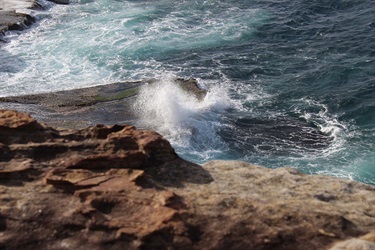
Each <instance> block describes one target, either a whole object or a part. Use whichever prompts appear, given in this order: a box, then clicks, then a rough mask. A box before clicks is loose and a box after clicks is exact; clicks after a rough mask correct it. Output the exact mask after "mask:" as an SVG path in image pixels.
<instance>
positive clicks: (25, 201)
mask: <svg viewBox="0 0 375 250" xmlns="http://www.w3.org/2000/svg"><path fill="white" fill-rule="evenodd" d="M374 230H375V187H374V186H370V185H366V184H362V183H357V182H354V181H347V180H340V179H336V178H332V177H326V176H316V175H304V174H301V173H299V172H298V171H297V170H296V169H293V168H279V169H275V170H271V169H267V168H264V167H260V166H255V165H251V164H248V163H244V162H234V161H212V162H208V163H205V164H203V165H202V166H200V165H196V164H193V163H190V162H187V161H184V160H183V159H181V158H179V157H178V156H177V155H176V153H175V152H174V149H173V148H172V147H171V145H170V144H169V142H168V141H166V140H165V139H163V138H162V137H161V136H160V135H159V134H157V133H155V132H152V131H145V130H138V129H136V128H134V127H132V126H126V125H113V126H104V125H96V126H92V127H88V128H85V129H80V130H64V129H54V128H52V127H49V126H47V125H45V124H43V123H39V122H37V121H36V120H34V119H33V118H31V117H30V116H29V115H27V114H24V113H20V112H16V111H10V110H1V111H0V248H1V249H304V250H306V249H334V250H338V249H375V243H374V242H375V231H374Z"/></svg>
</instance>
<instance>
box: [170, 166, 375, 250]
mask: <svg viewBox="0 0 375 250" xmlns="http://www.w3.org/2000/svg"><path fill="white" fill-rule="evenodd" d="M203 167H204V169H205V170H207V171H208V172H209V173H210V174H211V175H212V178H213V179H214V180H215V181H213V182H210V183H208V184H199V185H197V184H193V183H189V184H187V185H185V188H183V189H174V191H175V193H176V194H178V195H179V196H182V197H186V201H187V203H188V204H189V202H190V203H192V204H193V205H192V206H191V207H189V209H188V212H189V213H190V214H192V215H193V216H192V217H191V218H190V219H191V221H189V222H190V223H191V224H193V225H196V224H199V225H200V227H199V230H200V232H201V234H200V237H199V238H200V239H201V240H200V241H199V242H198V243H197V244H196V246H197V249H327V247H328V245H329V244H330V243H332V242H334V241H337V240H343V239H347V238H350V237H356V236H358V235H362V234H364V233H367V232H369V231H371V230H373V229H374V228H375V209H374V207H375V192H374V191H375V187H374V186H369V185H365V184H361V183H357V182H353V181H347V180H340V179H336V178H332V177H327V176H315V175H304V174H301V173H299V172H298V170H296V169H293V168H279V169H275V170H272V169H267V168H264V167H259V166H255V165H251V164H248V163H243V162H227V161H212V162H208V163H205V164H203Z"/></svg>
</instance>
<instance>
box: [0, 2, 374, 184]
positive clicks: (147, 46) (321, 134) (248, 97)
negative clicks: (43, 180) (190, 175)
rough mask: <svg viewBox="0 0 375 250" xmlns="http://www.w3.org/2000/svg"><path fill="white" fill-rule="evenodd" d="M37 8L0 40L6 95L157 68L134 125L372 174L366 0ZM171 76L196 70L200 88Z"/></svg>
mask: <svg viewBox="0 0 375 250" xmlns="http://www.w3.org/2000/svg"><path fill="white" fill-rule="evenodd" d="M44 4H46V3H44ZM33 14H34V15H35V16H37V17H38V18H39V19H40V21H39V23H38V24H37V25H35V26H34V27H33V28H32V29H30V30H28V31H26V32H22V33H21V34H14V33H10V34H8V35H9V36H8V39H9V43H8V44H6V45H5V46H2V47H1V48H0V96H9V95H21V94H26V93H35V92H48V91H53V90H61V89H72V88H80V87H86V86H92V85H97V84H105V83H110V82H115V81H124V80H134V79H148V78H157V79H161V81H160V83H158V84H156V85H153V86H147V87H145V88H144V89H143V91H142V93H141V94H140V95H139V97H138V99H137V101H136V104H135V106H134V107H132V108H133V109H134V110H135V111H136V112H137V113H138V114H139V120H138V121H137V122H136V125H137V126H139V127H146V128H151V129H154V130H157V131H158V132H160V133H162V134H163V135H164V136H166V137H167V138H168V139H169V140H170V141H171V142H172V144H173V145H174V147H175V148H176V150H177V151H178V153H179V154H180V155H181V156H182V157H184V158H186V159H188V160H191V161H194V162H198V163H201V162H204V161H207V160H210V159H236V160H244V161H248V162H251V163H255V164H259V165H264V166H267V167H270V168H276V167H281V166H292V167H296V168H298V169H300V170H301V171H303V172H305V173H319V174H326V175H333V176H338V177H341V178H347V179H354V180H359V181H362V182H366V183H371V184H375V147H374V142H375V127H374V125H375V6H374V4H373V2H372V1H370V0H357V1H352V0H347V1H344V0H341V1H340V0H320V1H318V0H309V1H307V0H305V1H303V0H277V1H276V0H263V1H260V0H258V1H255V0H253V1H251V0H248V1H244V0H242V1H238V0H236V1H234V0H232V1H227V0H226V1H218V0H212V1H209V0H207V1H191V0H185V1H178V2H176V1H170V0H160V1H134V0H133V1H123V0H122V1H108V0H97V1H92V0H73V1H72V3H71V4H70V5H68V6H52V7H51V8H50V9H49V10H48V11H40V12H37V11H33ZM174 77H185V78H189V77H193V78H196V79H198V80H199V83H200V84H201V86H202V87H204V88H206V89H207V90H208V95H207V97H206V99H205V100H203V101H198V100H196V99H194V98H193V97H191V96H187V95H186V94H185V93H182V92H181V91H180V90H179V89H178V88H176V86H174V84H173V83H172V80H171V79H173V78H174ZM124 122H126V120H125V121H124Z"/></svg>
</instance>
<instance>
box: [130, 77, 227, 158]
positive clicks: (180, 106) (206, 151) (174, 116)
mask: <svg viewBox="0 0 375 250" xmlns="http://www.w3.org/2000/svg"><path fill="white" fill-rule="evenodd" d="M230 105H231V102H230V99H229V97H228V94H227V92H226V89H225V88H224V87H223V86H222V87H218V86H216V87H212V88H211V89H208V92H207V95H206V96H205V98H204V99H203V100H198V99H197V98H196V97H195V96H194V95H192V94H189V93H187V92H186V91H184V90H182V89H181V88H180V87H179V86H178V85H177V84H176V83H175V82H174V80H173V77H171V76H169V77H164V79H163V80H161V81H159V82H156V83H152V84H149V85H146V86H144V87H142V89H141V91H140V93H139V95H138V97H137V100H136V101H135V104H134V109H135V111H136V113H137V114H138V115H139V118H140V120H139V123H140V124H139V125H140V126H143V127H147V128H151V129H155V130H156V131H158V132H159V133H161V134H163V135H164V136H165V137H166V138H167V139H168V140H170V141H171V143H172V144H173V145H174V146H175V147H176V148H177V150H179V149H180V150H182V149H185V150H186V149H187V148H189V149H190V154H197V155H199V158H206V157H209V155H212V154H214V153H218V152H219V151H220V150H216V149H218V148H219V147H220V145H223V143H221V142H220V138H219V137H218V135H217V134H216V133H217V131H216V130H217V128H218V127H220V125H221V124H220V122H219V121H218V120H217V115H215V114H214V112H220V111H222V110H224V109H226V108H228V107H230ZM191 141H195V146H194V148H193V147H192V145H191V144H190V142H191ZM197 141H199V143H197ZM197 145H200V146H198V147H199V149H198V148H197ZM200 150H201V151H200ZM199 151H200V152H199Z"/></svg>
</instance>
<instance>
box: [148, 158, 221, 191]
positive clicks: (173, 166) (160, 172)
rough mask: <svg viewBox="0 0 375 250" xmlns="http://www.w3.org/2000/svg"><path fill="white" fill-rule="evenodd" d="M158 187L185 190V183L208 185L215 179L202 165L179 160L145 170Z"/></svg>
mask: <svg viewBox="0 0 375 250" xmlns="http://www.w3.org/2000/svg"><path fill="white" fill-rule="evenodd" d="M145 173H146V175H148V176H150V177H151V179H152V180H154V181H155V182H156V184H157V185H158V186H162V187H175V188H183V187H185V185H184V183H194V184H208V183H210V182H212V181H214V179H213V178H212V176H211V174H210V173H209V172H208V171H207V170H205V169H204V168H202V167H201V166H200V165H197V164H194V163H191V162H188V161H185V160H183V159H181V158H178V159H176V160H174V161H171V162H167V163H165V164H163V165H161V166H159V167H157V168H147V169H145Z"/></svg>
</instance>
